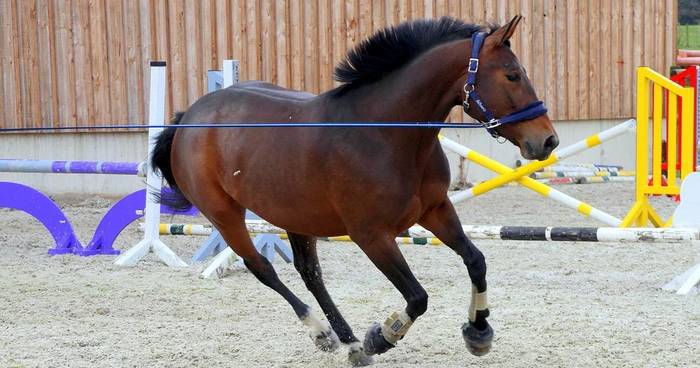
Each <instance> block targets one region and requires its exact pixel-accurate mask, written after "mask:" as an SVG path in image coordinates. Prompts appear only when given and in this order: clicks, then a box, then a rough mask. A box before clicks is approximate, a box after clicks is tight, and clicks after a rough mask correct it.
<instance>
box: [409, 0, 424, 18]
mask: <svg viewBox="0 0 700 368" xmlns="http://www.w3.org/2000/svg"><path fill="white" fill-rule="evenodd" d="M410 17H411V19H421V18H425V0H411V14H410Z"/></svg>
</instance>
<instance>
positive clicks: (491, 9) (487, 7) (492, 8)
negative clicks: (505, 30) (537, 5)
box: [484, 0, 542, 23]
mask: <svg viewBox="0 0 700 368" xmlns="http://www.w3.org/2000/svg"><path fill="white" fill-rule="evenodd" d="M540 1H542V0H540ZM497 5H498V3H497V2H496V1H486V2H484V11H485V14H484V20H485V21H486V22H490V23H495V22H496V21H497V18H496V17H497V15H496V6H497Z"/></svg>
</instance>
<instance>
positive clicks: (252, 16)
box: [243, 0, 262, 80]
mask: <svg viewBox="0 0 700 368" xmlns="http://www.w3.org/2000/svg"><path fill="white" fill-rule="evenodd" d="M245 5H246V11H245V12H246V29H247V34H246V36H247V41H246V42H247V43H246V46H247V47H246V50H247V54H246V55H245V58H246V62H245V63H244V65H243V67H244V68H246V69H247V70H248V79H251V80H260V79H261V78H262V73H261V72H260V68H261V66H262V58H261V56H260V53H261V49H262V45H261V39H260V0H247V1H246V4H245Z"/></svg>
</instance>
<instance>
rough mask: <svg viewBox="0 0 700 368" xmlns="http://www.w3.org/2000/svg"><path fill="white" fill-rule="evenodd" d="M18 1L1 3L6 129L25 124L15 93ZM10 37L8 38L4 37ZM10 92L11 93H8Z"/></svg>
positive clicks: (17, 48)
mask: <svg viewBox="0 0 700 368" xmlns="http://www.w3.org/2000/svg"><path fill="white" fill-rule="evenodd" d="M16 5H17V4H16V1H7V0H6V1H1V2H0V14H2V15H1V16H2V22H1V23H0V31H2V32H0V34H2V35H3V37H1V38H0V40H1V41H2V43H0V58H1V59H2V60H1V61H0V66H2V70H0V72H1V73H2V82H3V86H2V87H3V88H2V89H3V91H4V92H5V93H3V94H2V97H1V98H2V99H3V105H4V106H5V108H4V109H3V111H4V114H3V119H4V121H3V125H2V126H4V127H6V128H19V127H21V126H22V125H23V124H21V123H20V122H19V119H20V117H21V114H22V109H21V105H20V98H19V96H18V95H17V93H16V92H15V91H18V90H19V88H20V86H19V65H18V61H19V45H18V44H17V41H18V39H17V17H16V16H15V14H17V13H16ZM4 35H8V36H4ZM8 92H9V93H8Z"/></svg>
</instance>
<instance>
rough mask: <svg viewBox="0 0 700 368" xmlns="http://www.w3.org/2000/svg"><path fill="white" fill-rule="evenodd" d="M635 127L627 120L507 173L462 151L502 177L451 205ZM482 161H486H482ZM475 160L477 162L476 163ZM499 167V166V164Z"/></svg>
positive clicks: (466, 192) (584, 209)
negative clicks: (499, 173) (545, 157)
mask: <svg viewBox="0 0 700 368" xmlns="http://www.w3.org/2000/svg"><path fill="white" fill-rule="evenodd" d="M635 127H636V121H635V120H633V119H630V120H627V121H625V122H624V123H621V124H618V125H616V126H614V127H612V128H610V129H607V130H604V131H602V132H600V133H598V134H594V135H592V136H590V137H588V138H586V139H583V140H581V141H579V142H576V143H574V144H572V145H570V146H568V147H564V148H562V149H560V150H557V151H555V152H553V153H552V154H551V155H549V157H548V158H547V159H546V160H543V161H532V162H530V163H528V164H527V165H524V166H521V167H519V168H517V169H510V168H508V171H505V170H502V168H500V169H499V170H495V166H494V165H492V163H489V161H493V160H491V159H489V158H488V157H486V156H484V155H480V154H474V153H473V154H471V156H472V157H478V158H477V159H470V158H469V157H466V153H468V152H469V151H467V152H464V150H462V152H464V153H465V154H464V155H462V156H464V157H465V158H467V159H470V160H473V161H475V162H477V163H479V164H480V165H483V166H485V167H487V168H489V169H491V167H494V169H492V170H493V171H496V172H501V171H502V175H499V176H497V177H495V178H493V179H490V180H487V181H485V182H482V183H480V184H478V185H476V186H474V187H472V188H469V189H467V190H463V191H461V192H459V193H457V194H454V195H452V196H451V197H450V200H451V201H452V202H453V203H459V202H461V201H464V200H466V199H469V198H472V197H476V196H478V195H481V194H484V193H486V192H488V191H491V190H493V189H495V188H498V187H501V186H503V185H504V184H506V183H509V182H512V181H516V180H519V179H521V178H524V177H525V176H526V175H530V174H532V173H533V172H535V171H537V170H540V169H542V168H544V167H547V166H550V165H552V164H553V163H556V162H559V160H563V159H565V158H568V157H571V156H573V155H575V154H577V153H579V152H582V151H585V150H587V149H589V148H591V147H595V146H597V145H599V144H601V143H602V142H605V141H608V140H610V139H612V138H615V137H617V136H620V135H622V134H624V133H627V132H629V131H632V130H634V129H635ZM445 139H446V138H443V139H441V141H442V142H445ZM471 152H474V151H471ZM484 159H488V160H484ZM476 160H478V161H476ZM486 165H489V166H486ZM499 166H500V164H499ZM506 167H507V166H506ZM540 184H541V183H540ZM542 189H544V188H542ZM562 194H563V193H562ZM543 195H545V194H543ZM545 196H547V195H545ZM567 197H568V196H567ZM550 198H551V196H550ZM569 198H571V197H569ZM557 200H558V201H560V202H562V203H564V201H565V200H567V201H568V199H564V198H560V199H557ZM581 204H582V202H580V201H578V200H576V209H578V210H579V212H581V213H583V214H586V212H588V209H589V208H591V207H590V206H588V205H586V204H583V206H581ZM572 205H574V203H573V202H572V203H570V204H567V206H569V207H571V206H572ZM579 206H581V207H580V209H579ZM608 216H609V215H608ZM591 217H593V216H592V215H591ZM602 218H604V216H603V217H600V219H602ZM608 220H611V219H610V218H608ZM615 220H617V221H619V220H618V219H615ZM601 221H602V220H601ZM605 223H608V222H605ZM618 225H619V223H617V224H616V225H613V226H618Z"/></svg>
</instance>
